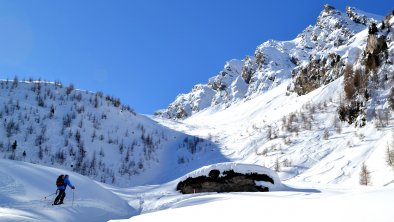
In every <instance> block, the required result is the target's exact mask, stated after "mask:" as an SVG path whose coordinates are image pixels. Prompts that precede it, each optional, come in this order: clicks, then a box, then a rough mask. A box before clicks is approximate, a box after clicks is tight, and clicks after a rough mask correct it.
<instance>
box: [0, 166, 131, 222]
mask: <svg viewBox="0 0 394 222" xmlns="http://www.w3.org/2000/svg"><path fill="white" fill-rule="evenodd" d="M60 174H68V175H69V176H70V180H71V182H72V183H73V185H74V186H75V187H76V189H75V191H74V202H73V201H72V199H73V197H72V196H73V191H71V189H69V188H68V189H67V190H66V198H65V201H64V202H65V204H63V205H59V206H52V203H53V200H54V198H55V195H51V194H53V193H54V192H55V191H56V185H55V181H56V178H57V176H58V175H60ZM50 195H51V196H50ZM47 196H48V197H47ZM137 213H138V212H137V211H136V209H133V208H132V207H130V205H128V204H127V202H126V201H124V200H122V199H120V198H119V197H118V196H116V195H114V194H113V193H112V192H110V191H108V190H106V189H104V188H103V187H101V186H100V185H99V184H97V182H94V181H92V180H91V179H89V178H87V177H84V176H81V175H80V174H77V173H74V172H70V171H66V170H60V169H55V168H49V167H44V166H40V165H35V164H30V163H23V162H19V161H10V160H0V221H7V222H11V221H26V222H28V221H29V222H30V221H47V222H52V221H63V222H66V221H86V222H89V221H92V222H93V221H94V222H97V221H107V220H109V219H114V218H119V219H120V218H129V217H131V216H133V215H136V214H137Z"/></svg>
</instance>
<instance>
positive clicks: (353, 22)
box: [156, 5, 392, 119]
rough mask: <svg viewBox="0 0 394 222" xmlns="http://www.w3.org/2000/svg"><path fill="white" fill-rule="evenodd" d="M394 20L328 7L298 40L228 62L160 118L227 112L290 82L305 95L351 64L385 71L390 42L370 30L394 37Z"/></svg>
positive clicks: (293, 90) (277, 43) (270, 45)
mask: <svg viewBox="0 0 394 222" xmlns="http://www.w3.org/2000/svg"><path fill="white" fill-rule="evenodd" d="M390 19H391V17H390V18H388V17H386V19H385V21H386V22H382V21H383V17H381V16H377V15H373V14H370V13H366V12H363V11H360V10H358V9H355V8H353V7H347V8H346V12H341V11H339V10H337V9H335V8H334V7H332V6H329V5H325V6H324V9H323V11H322V12H321V13H320V15H319V16H318V18H317V21H316V24H315V25H313V26H309V27H307V28H306V29H305V30H304V31H303V32H301V33H300V34H299V35H298V36H297V37H296V38H295V39H294V40H291V41H275V40H269V41H267V42H264V43H263V44H261V45H260V46H258V47H257V48H256V50H255V52H254V55H253V56H247V57H245V58H244V59H243V60H231V61H229V62H226V64H225V66H224V69H223V70H222V71H220V72H219V73H218V75H216V76H214V77H212V78H210V79H209V81H208V83H207V84H200V85H197V86H195V87H193V90H192V91H191V92H189V93H187V94H181V95H179V96H178V97H177V98H176V100H175V101H174V102H173V103H171V104H170V105H169V106H168V107H167V108H166V109H164V110H160V111H158V112H157V113H156V115H159V116H162V117H165V118H173V119H184V118H187V117H189V116H191V115H193V114H194V113H197V112H199V111H201V110H203V109H206V108H208V107H217V109H225V108H227V107H229V106H231V105H232V104H234V103H237V102H242V101H245V100H249V99H252V98H253V97H255V96H258V95H260V94H261V93H264V92H266V91H267V90H270V89H272V88H274V87H276V86H278V85H279V84H281V83H283V82H285V81H289V82H290V84H289V86H288V93H297V94H298V95H304V94H307V93H309V92H311V91H312V90H314V89H317V88H318V87H320V86H322V85H325V84H328V83H330V82H332V81H334V80H335V79H337V78H338V77H340V76H342V75H343V72H344V70H345V66H346V64H348V63H352V64H353V63H360V64H361V63H363V64H368V65H367V66H371V67H375V68H376V67H379V66H380V65H381V63H378V60H379V61H380V60H382V58H381V56H382V55H381V52H382V51H385V50H386V51H387V48H388V45H387V38H390V37H387V36H388V35H387V34H382V33H381V34H379V35H371V34H370V32H369V30H368V29H369V28H371V27H372V26H373V25H375V27H376V28H378V29H382V25H383V24H386V25H385V26H386V27H383V28H385V29H386V32H387V33H389V32H390V28H391V29H392V24H390ZM376 24H377V26H376ZM387 30H388V31H387ZM385 42H386V45H385ZM366 47H367V48H366ZM374 55H379V58H377V57H376V56H374ZM387 58H388V54H387V56H386V59H387ZM363 59H364V60H363Z"/></svg>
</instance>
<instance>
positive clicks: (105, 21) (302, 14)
mask: <svg viewBox="0 0 394 222" xmlns="http://www.w3.org/2000/svg"><path fill="white" fill-rule="evenodd" d="M326 3H329V4H331V5H333V6H335V7H336V8H338V9H340V10H342V11H344V10H345V6H346V5H351V6H355V7H357V8H359V9H361V10H364V11H368V12H371V13H375V14H381V15H385V14H387V13H388V12H390V11H391V10H392V9H394V2H393V1H392V0H387V1H386V0H377V1H368V0H364V1H340V0H338V1H320V0H310V1H307V0H298V1H294V0H284V1H281V0H276V1H257V0H256V1H252V0H239V1H235V0H234V1H232V0H228V1H224V0H223V1H219V0H218V1H214V0H189V1H186V0H178V1H175V0H167V1H162V0H157V1H153V0H127V1H126V0H125V1H122V0H117V1H99V0H98V1H87V0H84V1H75V0H68V1H61V2H60V1H49V0H48V1H47V0H40V1H30V0H26V1H21V0H9V1H6V0H1V1H0V78H2V79H5V78H9V79H11V78H13V77H14V76H15V75H16V76H18V77H19V79H23V78H29V77H32V78H34V79H38V78H41V79H45V80H50V81H55V80H59V81H61V82H63V83H64V84H66V85H68V84H70V83H73V84H74V85H75V87H76V88H80V89H84V90H90V91H102V92H104V93H105V94H110V95H113V96H116V97H118V98H120V99H121V101H122V102H123V103H125V104H128V105H130V106H132V107H133V108H134V109H135V110H136V111H137V112H139V113H145V114H152V113H153V112H154V111H156V110H157V109H160V108H165V107H166V106H167V105H168V104H169V103H170V102H172V101H173V100H174V99H175V97H176V96H177V95H178V94H179V93H186V92H189V91H190V90H191V88H192V86H193V85H195V84H197V83H206V82H207V80H208V78H209V77H211V76H214V75H216V74H217V73H218V72H219V71H220V70H221V69H222V67H223V65H224V63H225V61H227V60H230V59H232V58H237V59H242V58H244V57H245V55H253V53H254V50H255V48H256V47H257V46H258V45H259V44H261V43H262V42H264V41H266V40H268V39H277V40H291V39H293V38H295V36H296V35H297V34H298V33H299V32H301V31H302V30H303V29H304V28H306V27H307V26H308V25H310V24H314V23H315V21H316V18H317V16H318V15H319V13H320V11H321V10H322V9H323V5H324V4H326Z"/></svg>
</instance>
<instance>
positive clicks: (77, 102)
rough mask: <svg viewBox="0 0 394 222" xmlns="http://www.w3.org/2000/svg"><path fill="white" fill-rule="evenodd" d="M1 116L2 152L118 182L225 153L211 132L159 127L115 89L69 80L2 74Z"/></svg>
mask: <svg viewBox="0 0 394 222" xmlns="http://www.w3.org/2000/svg"><path fill="white" fill-rule="evenodd" d="M0 117H1V119H2V123H1V124H0V138H1V139H0V158H3V159H12V160H20V161H26V162H32V163H38V164H41V165H47V166H55V167H58V168H62V169H66V170H72V171H75V172H78V173H80V174H83V175H86V176H89V177H91V178H93V179H95V180H97V181H100V182H104V183H109V184H116V185H118V186H129V185H142V184H149V183H161V182H167V181H169V180H171V179H175V178H177V177H179V176H182V175H184V174H185V173H187V172H189V171H190V170H193V169H197V168H199V167H201V166H204V165H205V164H210V163H217V162H222V161H226V158H225V157H223V156H222V155H221V154H220V152H219V150H218V149H217V146H216V145H215V144H214V143H212V142H211V141H209V140H203V139H201V138H198V137H195V136H190V135H188V134H187V133H180V132H176V131H174V130H171V129H169V128H166V127H163V126H162V125H160V124H158V123H156V122H155V121H153V120H152V119H150V118H148V117H146V116H143V115H139V114H136V113H134V112H133V110H132V109H131V108H130V107H128V106H124V105H122V104H121V103H120V101H119V100H118V99H117V98H115V97H112V96H106V95H104V94H103V93H101V92H96V93H92V92H88V91H83V90H78V89H74V87H73V86H72V85H70V86H63V85H61V84H59V83H50V82H44V81H22V82H20V81H18V80H17V79H15V80H12V81H0ZM202 156H204V158H202Z"/></svg>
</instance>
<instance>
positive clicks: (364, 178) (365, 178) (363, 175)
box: [360, 163, 372, 186]
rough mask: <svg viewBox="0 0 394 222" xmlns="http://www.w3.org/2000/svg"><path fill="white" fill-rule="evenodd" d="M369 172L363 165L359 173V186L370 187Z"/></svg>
mask: <svg viewBox="0 0 394 222" xmlns="http://www.w3.org/2000/svg"><path fill="white" fill-rule="evenodd" d="M371 183H372V182H371V172H370V171H369V170H368V168H367V165H365V163H363V165H362V166H361V171H360V184H361V185H364V186H368V185H371Z"/></svg>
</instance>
